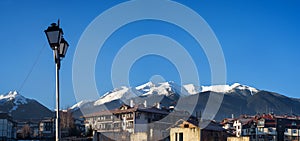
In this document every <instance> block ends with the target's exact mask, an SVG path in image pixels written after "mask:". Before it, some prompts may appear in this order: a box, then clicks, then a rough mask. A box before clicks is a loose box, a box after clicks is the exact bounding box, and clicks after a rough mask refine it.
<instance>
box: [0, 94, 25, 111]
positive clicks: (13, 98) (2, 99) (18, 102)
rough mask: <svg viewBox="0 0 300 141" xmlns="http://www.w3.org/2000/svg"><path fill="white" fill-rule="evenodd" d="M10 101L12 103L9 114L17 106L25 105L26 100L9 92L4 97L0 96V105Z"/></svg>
mask: <svg viewBox="0 0 300 141" xmlns="http://www.w3.org/2000/svg"><path fill="white" fill-rule="evenodd" d="M10 101H12V102H13V107H12V109H11V110H10V112H11V111H14V110H17V109H18V106H19V105H22V104H27V99H26V98H25V97H23V96H22V95H20V94H19V93H18V92H17V91H10V92H9V93H8V94H6V95H0V104H5V103H6V102H10Z"/></svg>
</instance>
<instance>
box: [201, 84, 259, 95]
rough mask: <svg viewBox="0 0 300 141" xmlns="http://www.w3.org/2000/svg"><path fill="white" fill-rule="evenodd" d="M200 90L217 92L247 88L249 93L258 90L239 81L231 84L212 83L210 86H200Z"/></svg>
mask: <svg viewBox="0 0 300 141" xmlns="http://www.w3.org/2000/svg"><path fill="white" fill-rule="evenodd" d="M201 89H202V90H201V92H207V91H212V92H219V93H229V92H232V91H234V90H249V91H250V92H251V95H253V94H255V93H258V92H259V90H258V89H256V88H253V87H249V86H246V85H241V84H239V83H234V84H232V85H212V86H201Z"/></svg>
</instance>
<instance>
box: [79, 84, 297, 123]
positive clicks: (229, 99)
mask: <svg viewBox="0 0 300 141" xmlns="http://www.w3.org/2000/svg"><path fill="white" fill-rule="evenodd" d="M211 94H215V95H223V101H222V104H221V106H220V108H219V111H218V113H216V116H215V119H216V120H220V119H222V118H226V117H231V115H232V114H233V115H234V116H239V115H241V114H256V113H267V112H274V113H275V114H286V113H290V114H298V115H300V109H299V107H300V100H299V99H295V98H289V97H286V96H283V95H280V94H277V93H273V92H268V91H263V90H259V89H256V88H253V87H249V86H246V85H241V84H239V83H234V84H233V85H214V86H195V85H193V84H188V85H184V86H182V87H181V86H179V85H177V84H175V83H174V82H164V83H158V84H154V83H152V82H148V83H146V84H143V85H141V86H138V87H136V88H127V87H122V88H120V89H115V90H113V91H111V92H109V93H106V94H105V95H104V96H102V97H101V98H99V99H98V100H97V101H95V102H89V103H88V104H81V105H80V106H79V108H78V110H77V113H78V111H80V110H82V111H84V112H85V113H89V112H93V111H99V110H106V109H113V108H117V107H118V106H120V105H121V104H124V103H125V104H128V105H129V103H130V102H129V101H130V100H133V101H134V103H136V104H143V103H144V102H145V101H147V105H148V106H152V105H154V104H155V103H157V102H160V103H161V105H162V106H165V107H168V106H170V105H175V107H176V103H177V102H178V99H179V98H180V101H181V103H183V105H181V107H176V108H178V109H180V108H181V109H180V110H187V109H184V107H195V109H194V113H193V114H195V113H196V112H203V111H204V109H205V107H206V103H207V100H208V98H209V96H210V95H211ZM195 100H196V103H192V102H191V101H195ZM193 105H194V106H193ZM210 106H215V105H210Z"/></svg>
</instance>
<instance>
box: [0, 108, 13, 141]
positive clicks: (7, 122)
mask: <svg viewBox="0 0 300 141" xmlns="http://www.w3.org/2000/svg"><path fill="white" fill-rule="evenodd" d="M14 139H16V123H15V122H14V121H13V120H12V117H11V116H10V115H9V114H7V113H0V140H1V141H8V140H14Z"/></svg>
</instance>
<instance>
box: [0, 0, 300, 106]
mask: <svg viewBox="0 0 300 141" xmlns="http://www.w3.org/2000/svg"><path fill="white" fill-rule="evenodd" d="M120 2H124V1H121V0H116V1H105V0H97V1H96V0H91V1H83V0H72V1H71V0H65V1H59V0H52V1H46V0H45V1H44V0H43V1H40V0H26V1H24V0H23V1H22V0H18V1H17V0H1V1H0V18H1V22H0V27H1V32H0V41H1V52H0V64H1V69H0V94H4V93H7V92H9V91H10V90H18V91H20V93H21V94H22V95H23V96H25V97H28V98H33V99H36V100H38V101H40V102H41V103H43V104H44V105H46V106H47V107H49V108H53V107H55V102H54V101H55V67H54V61H53V56H52V51H51V49H50V47H49V46H48V44H47V41H46V37H45V35H44V32H43V31H44V30H45V29H46V28H47V27H48V26H49V25H50V23H52V22H56V21H57V19H58V18H60V20H61V26H62V28H63V30H64V33H65V38H66V39H67V40H68V42H69V43H70V48H69V50H68V52H67V56H66V58H65V59H64V60H63V62H62V68H61V103H62V107H68V106H72V105H73V104H75V103H76V100H75V97H74V92H73V87H72V61H73V55H74V52H75V49H76V46H77V43H78V41H79V39H80V36H81V34H82V33H83V32H84V30H85V28H86V27H87V26H88V25H89V23H90V22H91V21H92V20H93V19H94V18H96V17H97V16H98V15H99V14H101V12H103V11H105V10H107V9H109V8H110V7H112V6H114V5H117V4H118V3H120ZM177 2H179V3H181V4H184V5H186V6H188V7H190V8H191V9H193V10H195V11H196V12H197V13H198V14H199V15H201V16H202V17H203V18H204V19H205V20H206V22H207V23H208V24H209V25H210V27H211V28H212V30H213V31H214V32H215V34H216V36H217V38H218V40H219V42H220V44H221V46H222V49H223V52H224V56H225V59H226V65H227V83H228V84H232V83H234V82H239V83H242V84H245V85H250V86H253V87H256V88H258V89H263V90H270V91H274V92H278V93H281V94H284V95H286V96H289V97H296V98H299V97H300V89H299V86H300V83H299V80H300V74H299V72H300V2H299V1H297V0H263V1H262V0H245V1H241V0H226V1H223V0H219V1H217V0H188V1H185V0H182V1H177ZM173 29H174V30H173ZM150 33H155V34H163V35H167V36H170V37H172V38H174V39H176V40H178V41H180V42H181V43H182V44H183V45H185V47H186V49H187V51H188V52H189V53H191V56H192V57H193V58H194V59H195V60H201V61H199V62H197V68H198V69H199V74H200V79H201V84H202V85H210V70H209V66H208V62H207V59H206V57H205V54H204V53H203V51H202V50H201V49H199V48H196V47H194V46H196V43H195V41H194V40H192V39H191V37H190V36H189V35H187V34H186V33H185V32H184V31H182V30H180V29H178V28H176V27H172V25H168V24H164V23H159V22H155V21H141V22H136V23H132V24H130V25H128V26H126V27H122V28H121V29H120V30H119V31H118V32H116V33H115V34H114V36H112V37H111V38H110V39H109V40H107V43H106V46H104V47H103V51H101V53H100V54H99V55H98V58H97V64H96V81H97V86H98V90H99V93H104V92H106V91H109V90H111V89H112V85H111V80H110V77H109V76H110V68H109V67H110V65H111V62H112V59H113V56H114V55H115V54H116V52H117V51H118V50H119V49H120V48H121V46H120V45H121V44H124V43H126V41H128V40H129V39H130V37H135V36H139V35H143V34H150ZM43 48H44V49H43ZM40 53H41V55H40V57H38V56H39V54H40ZM37 58H39V60H38V61H37V63H36V65H34V68H33V70H32V73H31V74H30V76H29V77H28V79H27V80H26V83H24V86H23V87H22V88H21V85H22V83H23V81H24V80H25V78H26V76H27V74H28V73H29V72H30V70H31V67H32V66H33V64H34V63H35V61H36V59H37ZM155 62H156V63H155ZM145 64H147V65H145ZM157 74H158V75H162V76H163V77H164V78H165V79H166V80H173V81H175V82H178V83H179V76H178V72H177V71H176V69H175V67H174V65H172V63H170V62H169V61H168V60H166V59H163V58H161V57H157V56H149V57H145V58H142V59H140V60H138V61H137V62H136V63H135V64H134V66H133V67H132V68H131V74H130V83H131V85H132V86H136V85H139V84H143V83H145V82H147V81H149V79H150V77H151V76H153V75H157Z"/></svg>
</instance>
